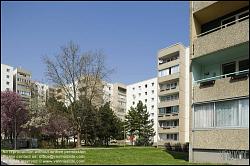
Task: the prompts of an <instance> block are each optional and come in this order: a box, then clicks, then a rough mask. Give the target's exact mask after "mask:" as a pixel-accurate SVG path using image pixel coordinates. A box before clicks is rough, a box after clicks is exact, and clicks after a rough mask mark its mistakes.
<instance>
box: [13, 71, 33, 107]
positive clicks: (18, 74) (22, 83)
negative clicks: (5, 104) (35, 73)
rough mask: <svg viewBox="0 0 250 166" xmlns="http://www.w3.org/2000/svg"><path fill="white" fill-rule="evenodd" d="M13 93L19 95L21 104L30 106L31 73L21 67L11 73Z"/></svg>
mask: <svg viewBox="0 0 250 166" xmlns="http://www.w3.org/2000/svg"><path fill="white" fill-rule="evenodd" d="M13 91H14V92H16V93H18V94H20V95H21V97H22V101H23V102H25V103H26V104H27V105H29V104H30V98H31V72H29V71H27V70H25V69H23V68H21V67H18V68H16V69H15V70H14V71H13Z"/></svg>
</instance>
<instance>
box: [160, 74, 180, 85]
mask: <svg viewBox="0 0 250 166" xmlns="http://www.w3.org/2000/svg"><path fill="white" fill-rule="evenodd" d="M178 78H179V73H174V74H171V75H167V76H163V77H158V82H159V83H161V82H165V81H169V80H174V79H178Z"/></svg>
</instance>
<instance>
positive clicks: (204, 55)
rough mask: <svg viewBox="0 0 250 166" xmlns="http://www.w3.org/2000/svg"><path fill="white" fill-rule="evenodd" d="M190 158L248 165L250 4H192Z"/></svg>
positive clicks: (213, 2)
mask: <svg viewBox="0 0 250 166" xmlns="http://www.w3.org/2000/svg"><path fill="white" fill-rule="evenodd" d="M190 69H191V71H190V115H189V117H190V146H189V150H190V153H189V160H190V161H191V162H213V163H228V164H249V2H248V1H205V2H203V1H192V2H190Z"/></svg>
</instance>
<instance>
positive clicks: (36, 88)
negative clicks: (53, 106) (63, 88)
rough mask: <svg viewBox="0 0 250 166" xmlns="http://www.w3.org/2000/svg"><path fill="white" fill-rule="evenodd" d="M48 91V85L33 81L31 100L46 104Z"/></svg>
mask: <svg viewBox="0 0 250 166" xmlns="http://www.w3.org/2000/svg"><path fill="white" fill-rule="evenodd" d="M48 90H49V86H48V85H46V84H43V83H40V82H38V81H31V98H34V99H37V101H38V102H39V103H41V104H43V105H45V104H46V101H47V91H48Z"/></svg>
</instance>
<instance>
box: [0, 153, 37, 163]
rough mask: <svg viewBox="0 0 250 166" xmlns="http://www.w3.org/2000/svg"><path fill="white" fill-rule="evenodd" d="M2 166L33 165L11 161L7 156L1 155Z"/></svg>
mask: <svg viewBox="0 0 250 166" xmlns="http://www.w3.org/2000/svg"><path fill="white" fill-rule="evenodd" d="M1 165H32V164H28V163H26V162H24V161H20V160H15V159H11V158H9V157H7V156H4V155H1Z"/></svg>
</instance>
